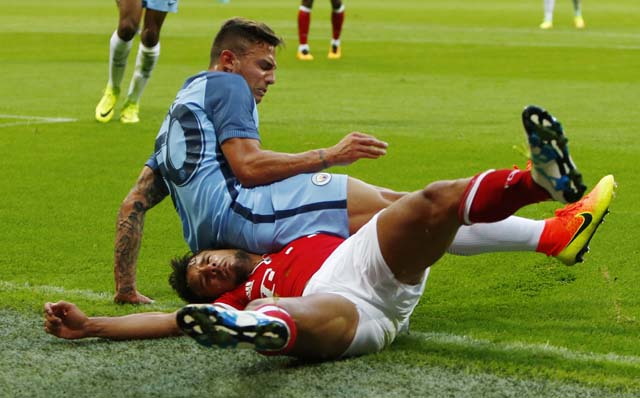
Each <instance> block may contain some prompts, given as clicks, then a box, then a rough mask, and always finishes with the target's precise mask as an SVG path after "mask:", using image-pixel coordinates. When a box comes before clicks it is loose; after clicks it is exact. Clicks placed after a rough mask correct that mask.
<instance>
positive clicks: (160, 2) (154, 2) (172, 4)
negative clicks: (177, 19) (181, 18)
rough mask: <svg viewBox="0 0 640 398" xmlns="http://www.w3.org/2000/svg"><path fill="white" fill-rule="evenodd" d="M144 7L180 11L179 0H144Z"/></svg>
mask: <svg viewBox="0 0 640 398" xmlns="http://www.w3.org/2000/svg"><path fill="white" fill-rule="evenodd" d="M142 8H146V9H149V10H155V11H164V12H178V0H142Z"/></svg>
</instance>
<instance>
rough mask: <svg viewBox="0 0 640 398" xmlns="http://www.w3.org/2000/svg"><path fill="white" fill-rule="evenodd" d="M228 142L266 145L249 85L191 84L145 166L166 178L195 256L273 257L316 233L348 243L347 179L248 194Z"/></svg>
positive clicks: (304, 179) (321, 178)
mask: <svg viewBox="0 0 640 398" xmlns="http://www.w3.org/2000/svg"><path fill="white" fill-rule="evenodd" d="M230 138H246V139H255V140H259V139H260V135H259V133H258V109H257V106H256V103H255V100H254V98H253V95H252V93H251V90H250V89H249V86H248V85H247V83H246V81H245V80H244V78H243V77H242V76H240V75H237V74H232V73H225V72H202V73H200V74H198V75H195V76H193V77H191V78H189V79H188V80H187V81H186V82H185V84H184V86H183V87H182V89H181V90H180V91H179V92H178V95H177V96H176V99H175V101H174V102H173V104H171V108H170V109H169V113H168V114H167V116H166V118H165V120H164V122H163V123H162V126H161V127H160V131H159V132H158V136H157V137H156V145H155V152H154V154H153V155H152V156H151V158H150V159H149V161H148V162H147V166H149V167H151V168H153V169H154V170H158V169H159V170H160V173H161V175H162V177H163V179H164V181H165V183H166V185H167V187H168V190H169V192H170V194H171V198H172V199H173V203H174V206H175V208H176V210H177V212H178V214H179V216H180V219H181V220H182V226H183V233H184V238H185V240H186V241H187V243H188V244H189V247H190V248H191V250H192V251H194V252H196V251H199V250H202V249H212V248H224V247H234V248H241V249H245V250H248V251H250V252H253V253H270V252H274V251H277V250H279V249H280V248H282V247H283V246H284V245H285V244H287V243H289V242H290V241H292V240H294V239H296V238H298V237H300V236H303V235H308V234H311V233H315V232H325V233H329V234H333V235H337V236H341V237H344V238H346V237H347V236H348V235H349V225H348V216H347V176H344V175H337V174H328V173H315V174H302V175H298V176H294V177H292V178H288V179H285V180H282V181H279V182H276V183H273V184H270V185H264V186H258V187H254V188H244V187H242V186H241V185H240V183H239V182H238V180H237V179H236V177H235V176H234V175H233V173H232V171H231V168H230V166H229V164H228V162H227V160H226V158H225V157H224V155H223V153H222V150H221V147H220V146H221V144H222V143H223V142H224V141H226V140H228V139H230Z"/></svg>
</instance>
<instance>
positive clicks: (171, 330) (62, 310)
mask: <svg viewBox="0 0 640 398" xmlns="http://www.w3.org/2000/svg"><path fill="white" fill-rule="evenodd" d="M44 318H45V322H44V330H45V332H47V333H49V334H51V335H53V336H56V337H60V338H62V339H68V340H75V339H82V338H86V337H102V338H107V339H111V340H134V339H154V338H161V337H171V336H179V335H180V334H181V332H180V329H178V326H177V323H176V314H175V313H164V312H144V313H140V314H131V315H125V316H119V317H88V316H86V315H85V314H84V312H82V311H81V310H80V309H79V308H78V307H77V306H76V305H75V304H73V303H68V302H66V301H58V302H57V303H46V304H45V305H44Z"/></svg>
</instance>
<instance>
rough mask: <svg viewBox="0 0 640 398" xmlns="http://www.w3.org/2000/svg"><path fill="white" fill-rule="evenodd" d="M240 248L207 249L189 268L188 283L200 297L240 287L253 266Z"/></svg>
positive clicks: (194, 258) (195, 258)
mask: <svg viewBox="0 0 640 398" xmlns="http://www.w3.org/2000/svg"><path fill="white" fill-rule="evenodd" d="M242 254H243V253H241V252H239V251H238V250H205V251H202V252H200V253H198V254H196V255H195V256H194V257H193V258H192V259H191V261H190V262H189V267H188V268H187V284H188V285H189V288H190V289H191V291H193V293H195V294H196V295H198V296H200V297H218V296H220V295H221V294H223V293H226V292H228V291H231V290H233V289H235V288H236V287H238V285H240V284H241V283H242V282H244V281H245V280H246V279H247V276H248V275H249V273H250V272H251V271H252V269H253V266H252V264H251V263H250V261H248V260H247V259H246V256H242Z"/></svg>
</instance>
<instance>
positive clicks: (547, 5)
mask: <svg viewBox="0 0 640 398" xmlns="http://www.w3.org/2000/svg"><path fill="white" fill-rule="evenodd" d="M555 5H556V0H544V20H543V21H542V23H541V24H540V29H551V28H553V8H554V7H555Z"/></svg>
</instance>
